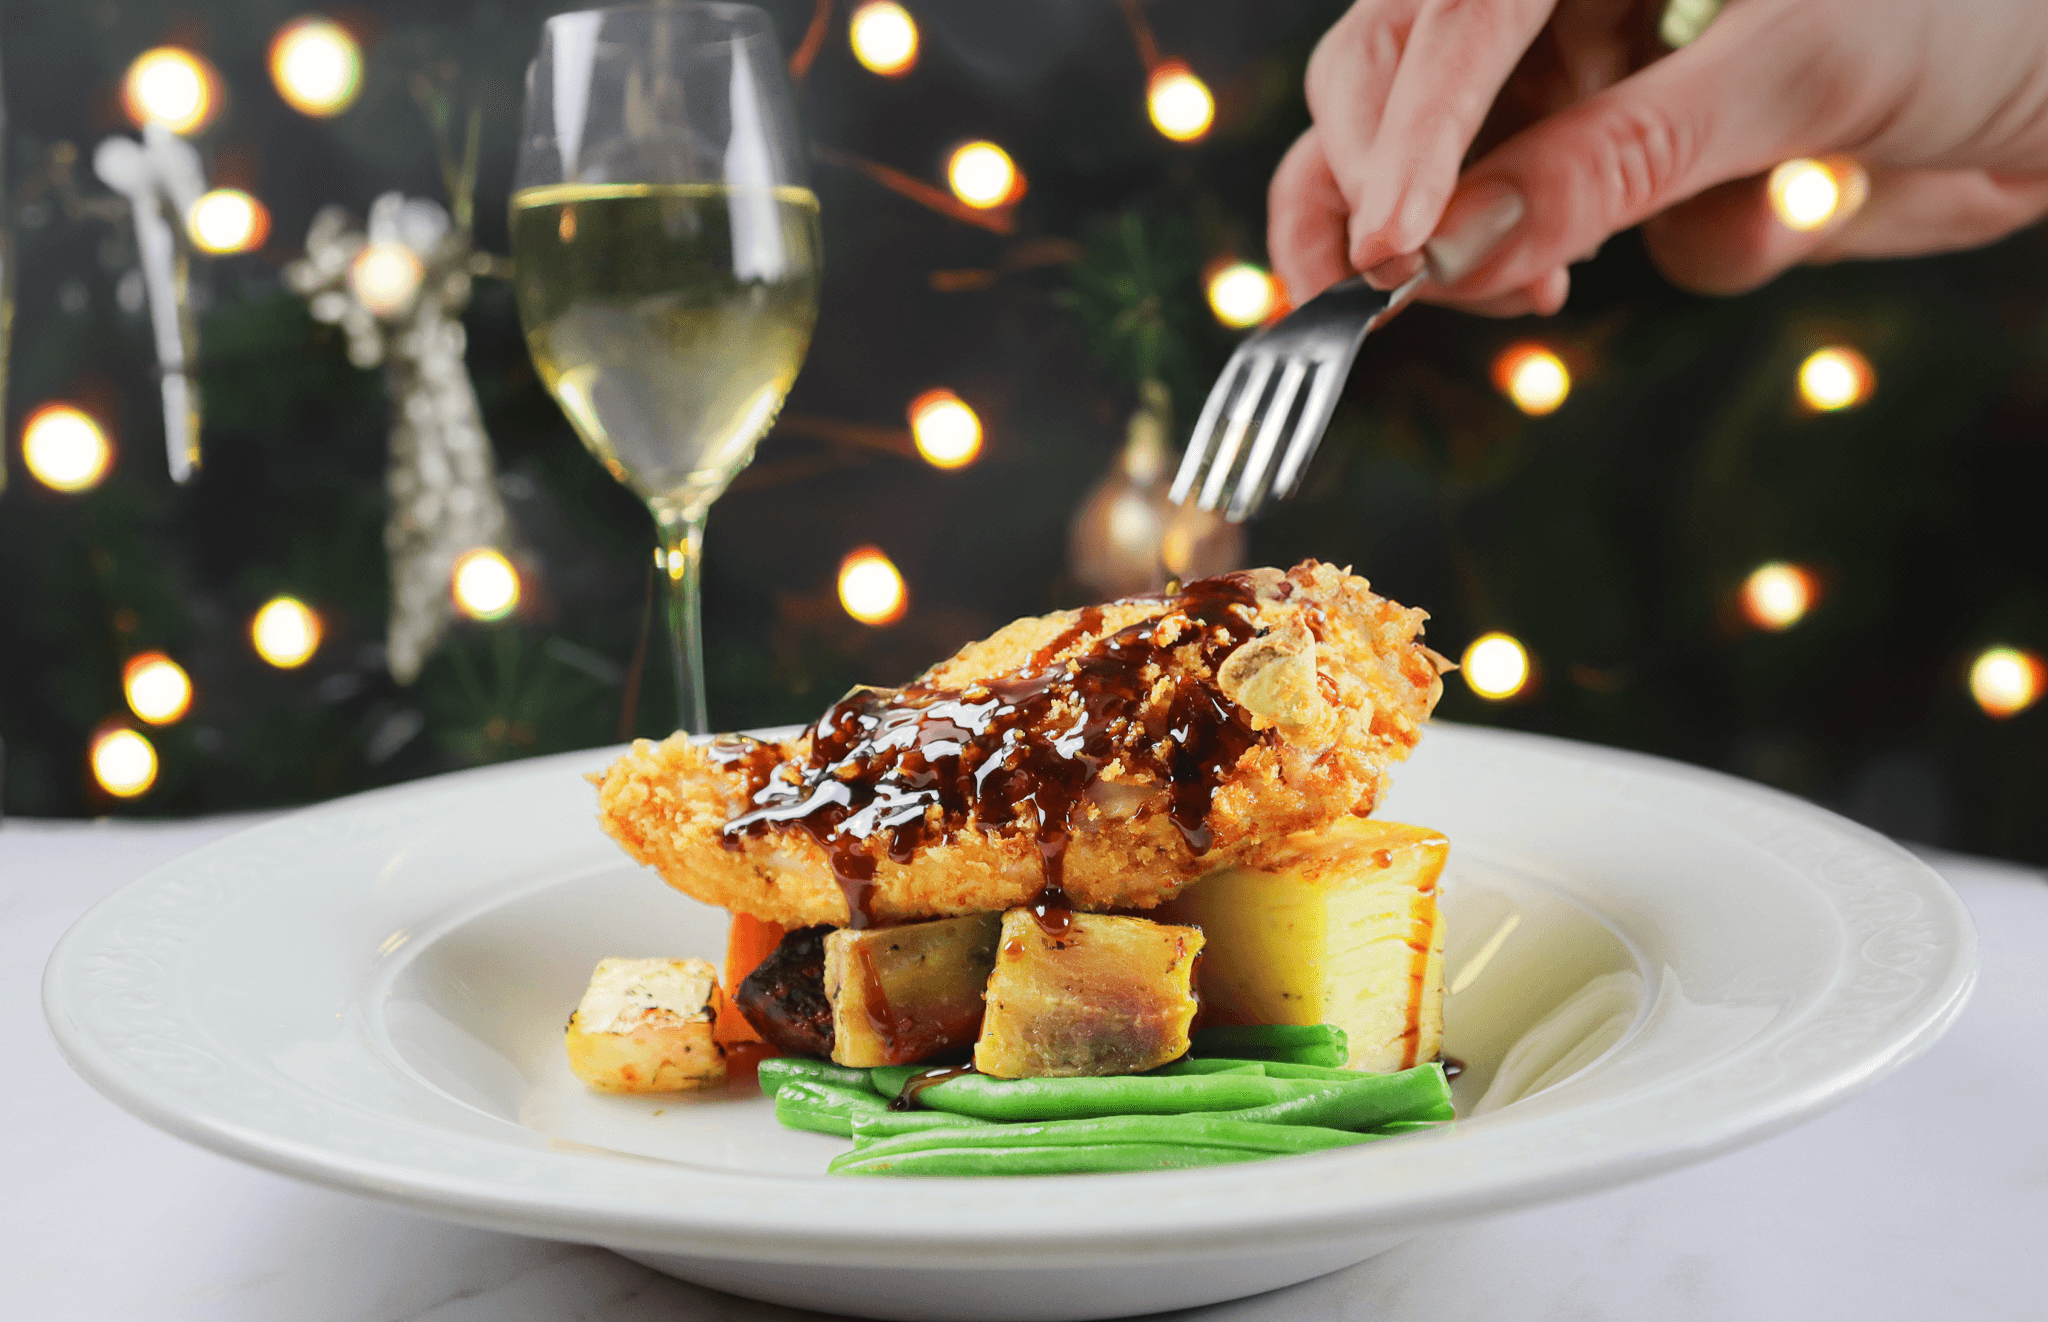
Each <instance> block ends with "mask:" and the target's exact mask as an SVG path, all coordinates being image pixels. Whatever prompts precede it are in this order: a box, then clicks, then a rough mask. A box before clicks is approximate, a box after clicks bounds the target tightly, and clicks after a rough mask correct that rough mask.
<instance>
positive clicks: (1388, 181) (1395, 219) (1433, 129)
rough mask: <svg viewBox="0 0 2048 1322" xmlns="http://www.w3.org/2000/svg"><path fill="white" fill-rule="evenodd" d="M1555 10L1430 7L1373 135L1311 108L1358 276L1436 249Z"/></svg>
mask: <svg viewBox="0 0 2048 1322" xmlns="http://www.w3.org/2000/svg"><path fill="white" fill-rule="evenodd" d="M1556 5H1557V0H1423V2H1422V4H1421V5H1420V6H1419V7H1418V9H1417V10H1416V12H1415V15H1414V18H1413V21H1412V22H1411V23H1410V24H1409V25H1408V27H1407V28H1406V30H1405V32H1404V33H1402V35H1401V44H1400V55H1399V59H1398V61H1397V63H1396V67H1395V69H1394V76H1393V81H1392V84H1391V85H1390V86H1389V87H1388V88H1387V90H1386V92H1385V94H1384V95H1385V100H1384V102H1383V103H1381V104H1378V105H1375V106H1373V107H1371V112H1370V116H1369V121H1370V126H1369V130H1367V131H1365V132H1360V131H1359V129H1360V128H1361V127H1362V126H1364V125H1365V124H1366V122H1367V118H1368V117H1367V115H1366V114H1365V113H1364V110H1363V108H1362V107H1358V106H1351V107H1340V106H1337V105H1331V106H1329V107H1327V108H1326V107H1325V106H1322V105H1315V104H1314V103H1313V102H1312V103H1311V108H1312V109H1313V110H1314V111H1315V114H1316V125H1317V128H1318V129H1319V130H1321V131H1323V133H1324V148H1325V151H1326V153H1327V154H1328V156H1329V158H1330V167H1331V170H1332V173H1333V174H1334V175H1335V177H1336V180H1337V184H1338V187H1339V188H1340V189H1341V190H1342V191H1343V193H1344V196H1345V199H1346V201H1348V202H1349V203H1350V206H1351V220H1350V228H1349V248H1350V260H1351V264H1352V266H1353V267H1354V268H1355V269H1357V270H1360V271H1364V270H1370V269H1371V268H1372V267H1374V266H1377V265H1378V264H1379V263H1381V262H1383V261H1385V260H1387V259H1388V258H1390V257H1399V256H1404V255H1407V254H1410V253H1414V252H1416V251H1419V250H1420V249H1421V247H1422V245H1423V243H1424V242H1426V241H1427V240H1428V239H1429V237H1430V235H1431V233H1432V232H1433V231H1434V230H1435V228H1436V224H1437V221H1438V220H1439V219H1440V218H1441V217H1442V215H1443V210H1444V206H1445V204H1446V203H1447V202H1448V201H1449V200H1450V196H1451V192H1452V190H1453V189H1454V188H1455V187H1456V185H1457V179H1458V166H1459V163H1460V162H1461V161H1462V160H1463V159H1464V156H1465V152H1466V150H1467V149H1468V148H1469V147H1470V146H1471V145H1472V140H1473V139H1474V138H1475V137H1476V136H1477V135H1478V133H1479V129H1480V125H1481V124H1482V123H1483V122H1484V121H1485V119H1486V114H1487V111H1488V110H1489V109H1490V108H1491V107H1492V105H1493V103H1494V99H1495V98H1496V97H1497V96H1499V94H1500V90H1501V88H1502V87H1503V86H1504V85H1505V84H1506V82H1507V80H1508V75H1510V74H1511V73H1513V72H1514V70H1515V66H1516V65H1517V64H1518V63H1520V61H1521V59H1522V56H1523V54H1524V53H1525V52H1526V51H1527V50H1528V48H1529V44H1530V43H1531V42H1532V41H1534V40H1535V39H1536V35H1537V33H1539V32H1541V31H1542V30H1543V25H1544V24H1545V23H1546V22H1547V21H1549V19H1550V16H1551V13H1552V11H1553V10H1554V9H1555V8H1556ZM1353 12H1354V13H1356V12H1358V11H1357V10H1356V9H1354V10H1353ZM1346 17H1347V18H1348V17H1350V16H1349V15H1346ZM1326 119H1329V120H1331V121H1333V123H1332V124H1331V125H1329V126H1328V127H1326V126H1325V120H1326Z"/></svg>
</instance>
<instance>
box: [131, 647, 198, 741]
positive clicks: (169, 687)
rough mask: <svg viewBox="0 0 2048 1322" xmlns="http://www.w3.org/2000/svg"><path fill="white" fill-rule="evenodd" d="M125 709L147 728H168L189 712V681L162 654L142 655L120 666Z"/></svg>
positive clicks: (179, 666)
mask: <svg viewBox="0 0 2048 1322" xmlns="http://www.w3.org/2000/svg"><path fill="white" fill-rule="evenodd" d="M121 693H122V695H123V696H124V697H126V698H127V699H128V709H129V710H130V711H132V712H134V713H135V714H136V715H137V716H140V717H141V718H142V719H143V720H145V721H148V722H149V723H150V724H151V725H169V724H171V723H172V722H173V721H177V720H180V719H182V718H183V717H184V715H185V713H186V712H188V711H190V710H191V709H192V679H191V677H190V676H189V675H187V674H186V673H185V668H184V667H183V666H181V665H179V664H178V663H177V662H175V661H173V660H171V658H169V657H168V656H165V655H164V654H163V653H162V652H144V653H142V654H141V655H139V656H133V657H130V658H129V659H128V664H127V665H125V666H123V667H121Z"/></svg>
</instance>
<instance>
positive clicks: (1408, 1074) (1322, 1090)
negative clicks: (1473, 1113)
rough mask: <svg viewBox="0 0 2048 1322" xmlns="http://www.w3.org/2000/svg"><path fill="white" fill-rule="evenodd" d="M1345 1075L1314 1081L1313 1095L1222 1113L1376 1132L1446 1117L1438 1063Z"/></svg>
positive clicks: (1447, 1098)
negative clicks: (1391, 1071) (1403, 1122)
mask: <svg viewBox="0 0 2048 1322" xmlns="http://www.w3.org/2000/svg"><path fill="white" fill-rule="evenodd" d="M1333 1072H1334V1071H1333ZM1345 1073H1346V1074H1348V1075H1349V1077H1348V1078H1344V1079H1330V1080H1325V1081H1321V1082H1319V1083H1318V1084H1317V1087H1316V1091H1314V1092H1307V1093H1302V1094H1300V1095H1298V1096H1295V1097H1291V1098H1287V1099H1285V1100H1283V1101H1277V1102H1271V1103H1268V1104H1267V1105H1265V1106H1259V1107H1252V1108H1249V1109H1246V1110H1241V1111H1231V1112H1227V1113H1226V1114H1228V1115H1230V1116H1231V1117H1233V1118H1235V1119H1238V1120H1252V1121H1260V1122H1264V1123H1270V1124H1286V1125H1319V1126H1325V1127H1328V1128H1332V1129H1351V1130H1379V1129H1380V1128H1382V1127H1383V1126H1384V1125H1386V1124H1387V1123H1388V1122H1391V1121H1397V1120H1421V1121H1434V1120H1448V1119H1450V1118H1451V1092H1450V1088H1449V1086H1448V1085H1447V1084H1446V1083H1445V1082H1444V1072H1443V1067H1442V1066H1440V1065H1436V1064H1430V1065H1421V1066H1417V1067H1416V1068H1414V1069H1412V1070H1403V1071H1402V1072H1400V1073H1399V1074H1352V1073H1350V1072H1349V1071H1345Z"/></svg>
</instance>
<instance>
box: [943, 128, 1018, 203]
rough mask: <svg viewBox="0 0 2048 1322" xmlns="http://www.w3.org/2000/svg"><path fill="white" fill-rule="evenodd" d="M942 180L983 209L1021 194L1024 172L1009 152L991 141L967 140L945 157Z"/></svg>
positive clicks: (964, 200)
mask: <svg viewBox="0 0 2048 1322" xmlns="http://www.w3.org/2000/svg"><path fill="white" fill-rule="evenodd" d="M946 183H947V184H948V185H949V186H951V188H952V190H953V196H955V197H957V198H959V199H960V200H961V201H962V202H965V203H966V204H967V205H968V206H970V207H977V208H979V209H981V210H983V211H987V210H989V209H991V208H993V207H999V206H1003V205H1005V204H1007V203H1010V202H1015V201H1016V200H1017V199H1018V198H1020V197H1022V196H1024V176H1023V175H1022V174H1020V173H1018V171H1017V163H1016V162H1015V161H1013V160H1011V159H1010V154H1009V153H1008V152H1006V151H1004V150H1003V149H1002V148H1001V147H998V146H996V145H995V144H994V143H993V142H970V143H966V144H964V145H962V146H960V147H958V148H956V149H955V150H954V152H953V154H952V156H951V157H949V158H948V159H947V161H946Z"/></svg>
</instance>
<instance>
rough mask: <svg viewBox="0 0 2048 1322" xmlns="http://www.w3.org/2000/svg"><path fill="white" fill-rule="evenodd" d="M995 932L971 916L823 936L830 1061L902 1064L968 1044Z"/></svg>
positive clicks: (998, 919)
mask: <svg viewBox="0 0 2048 1322" xmlns="http://www.w3.org/2000/svg"><path fill="white" fill-rule="evenodd" d="M1001 925H1002V916H1001V915H1000V914H994V913H978V914H969V915H968V916H967V917H965V918H942V919H940V920H939V921H937V922H932V923H911V924H909V925H907V926H904V927H879V928H868V929H867V930H865V931H852V930H841V931H837V932H834V933H832V934H831V935H830V936H828V937H826V938H825V994H826V995H827V996H829V997H831V998H832V1030H833V1033H832V1059H833V1060H836V1061H838V1062H839V1063H840V1064H841V1065H856V1066H873V1065H908V1064H910V1063H911V1062H913V1061H919V1060H927V1059H929V1058H930V1057H932V1056H935V1055H937V1054H939V1053H940V1052H942V1051H951V1050H959V1049H961V1048H965V1047H970V1046H972V1045H974V1039H975V1037H976V1036H977V1035H979V1034H980V1032H981V1011H982V1003H981V993H982V990H983V989H984V988H985V987H987V986H988V975H989V970H990V969H992V968H994V967H995V963H996V932H997V930H998V929H999V928H1000V927H1001Z"/></svg>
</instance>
